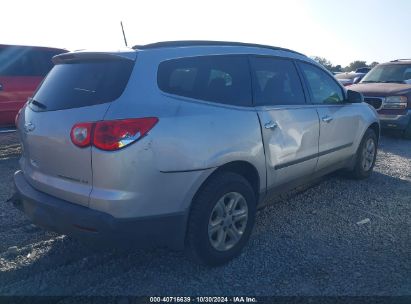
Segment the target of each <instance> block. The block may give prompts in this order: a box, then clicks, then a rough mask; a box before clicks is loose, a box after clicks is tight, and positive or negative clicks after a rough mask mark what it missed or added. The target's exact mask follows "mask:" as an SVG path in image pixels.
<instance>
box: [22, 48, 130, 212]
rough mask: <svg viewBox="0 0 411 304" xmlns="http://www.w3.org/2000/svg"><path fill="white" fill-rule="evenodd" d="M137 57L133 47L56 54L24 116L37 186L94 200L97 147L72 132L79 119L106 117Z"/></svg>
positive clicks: (25, 157) (25, 144)
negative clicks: (124, 50) (94, 153)
mask: <svg viewBox="0 0 411 304" xmlns="http://www.w3.org/2000/svg"><path fill="white" fill-rule="evenodd" d="M135 57H136V53H135V52H129V53H87V52H80V53H68V54H64V55H59V56H57V57H55V58H54V59H53V61H54V62H55V66H54V67H53V69H52V70H51V71H50V73H49V74H48V75H47V77H46V78H45V80H44V81H43V83H42V85H41V86H40V87H39V89H38V90H37V91H36V92H35V94H34V96H33V98H31V99H30V100H29V102H28V103H27V105H26V106H25V108H24V111H23V112H22V114H21V115H20V117H19V121H18V128H19V134H20V137H21V142H22V148H23V153H22V158H21V160H20V166H21V169H22V170H23V172H24V175H25V177H26V178H27V180H28V182H29V183H30V184H31V185H32V186H33V187H35V188H36V189H38V190H40V191H43V192H45V193H48V194H50V195H53V196H56V197H59V198H61V199H64V200H67V201H70V202H73V203H77V204H81V205H85V206H88V202H89V195H90V192H91V190H92V184H93V172H92V165H91V164H92V163H91V162H92V159H91V148H90V147H85V148H80V147H78V146H75V145H74V144H73V143H72V141H71V138H70V131H71V129H72V127H73V126H74V125H75V124H77V123H79V122H93V121H99V120H102V119H103V118H104V115H105V113H106V112H107V110H108V108H109V106H110V104H111V102H113V101H115V100H116V99H118V98H119V97H120V96H121V95H122V93H123V91H124V89H125V87H126V85H127V82H128V79H129V77H130V74H131V71H132V69H133V66H134V60H135Z"/></svg>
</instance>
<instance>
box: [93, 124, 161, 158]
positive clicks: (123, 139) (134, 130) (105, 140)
mask: <svg viewBox="0 0 411 304" xmlns="http://www.w3.org/2000/svg"><path fill="white" fill-rule="evenodd" d="M157 122H158V118H156V117H146V118H133V119H123V120H111V121H110V120H109V121H98V122H96V125H95V128H94V136H93V145H94V146H95V147H97V148H99V149H101V150H106V151H113V150H118V149H121V148H124V147H126V146H128V145H129V144H131V143H133V142H135V141H137V140H139V139H140V138H141V137H143V136H144V135H146V134H147V132H148V131H150V130H151V129H152V128H153V127H154V125H155V124H156V123H157Z"/></svg>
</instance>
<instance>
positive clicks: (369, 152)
mask: <svg viewBox="0 0 411 304" xmlns="http://www.w3.org/2000/svg"><path fill="white" fill-rule="evenodd" d="M376 157H377V135H376V134H375V131H374V130H372V129H368V130H367V131H366V132H365V134H364V136H363V138H362V140H361V144H360V146H359V147H358V151H357V155H356V161H355V166H354V169H353V170H352V171H351V172H350V173H351V174H350V175H351V176H352V177H353V178H356V179H363V178H367V177H369V176H370V175H371V173H372V171H373V169H374V165H375V159H376Z"/></svg>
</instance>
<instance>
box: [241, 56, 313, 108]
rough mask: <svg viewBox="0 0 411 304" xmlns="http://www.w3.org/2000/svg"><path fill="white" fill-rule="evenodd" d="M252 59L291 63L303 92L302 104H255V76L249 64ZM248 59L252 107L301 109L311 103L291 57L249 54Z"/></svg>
mask: <svg viewBox="0 0 411 304" xmlns="http://www.w3.org/2000/svg"><path fill="white" fill-rule="evenodd" d="M252 57H254V58H264V59H266V58H268V59H274V60H275V59H280V60H287V61H291V63H292V65H293V66H294V68H295V71H296V73H297V75H298V79H299V82H300V85H301V88H302V91H303V96H304V103H299V104H257V103H256V102H257V101H256V90H255V81H256V79H255V76H256V75H255V73H254V70H253V66H252V63H251V58H252ZM248 58H249V65H250V67H249V69H250V75H251V83H252V84H253V86H252V90H253V106H254V107H301V106H306V105H309V104H310V103H309V101H311V100H310V97H309V93H308V92H307V90H306V87H305V84H304V81H303V79H302V77H301V75H300V71H299V69H298V66H297V64H296V63H295V61H296V59H294V58H291V57H284V56H275V55H260V54H249V55H248Z"/></svg>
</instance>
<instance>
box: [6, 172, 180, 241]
mask: <svg viewBox="0 0 411 304" xmlns="http://www.w3.org/2000/svg"><path fill="white" fill-rule="evenodd" d="M14 184H15V188H16V195H15V197H14V200H13V203H14V205H15V207H17V208H18V209H20V210H22V211H23V212H24V213H25V214H26V216H27V217H28V218H29V219H30V220H32V221H33V222H34V223H35V224H37V225H39V226H42V227H44V228H46V229H48V230H52V231H55V232H58V233H62V234H67V235H70V236H73V237H75V238H78V239H81V240H85V241H87V242H88V243H92V244H95V245H102V246H107V245H114V246H116V247H152V246H167V247H170V248H173V249H182V248H183V247H184V237H185V227H186V219H187V217H186V213H177V214H168V215H161V216H150V217H141V218H127V219H123V218H121V219H118V218H114V217H113V216H111V215H109V214H106V213H104V212H100V211H96V210H92V209H90V208H87V207H84V206H80V205H76V204H72V203H70V202H67V201H64V200H61V199H58V198H56V197H53V196H51V195H48V194H46V193H43V192H40V191H38V190H36V189H35V188H33V187H32V186H31V185H30V184H29V183H28V182H27V180H26V179H25V177H24V175H23V172H22V171H17V172H16V173H15V174H14Z"/></svg>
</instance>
